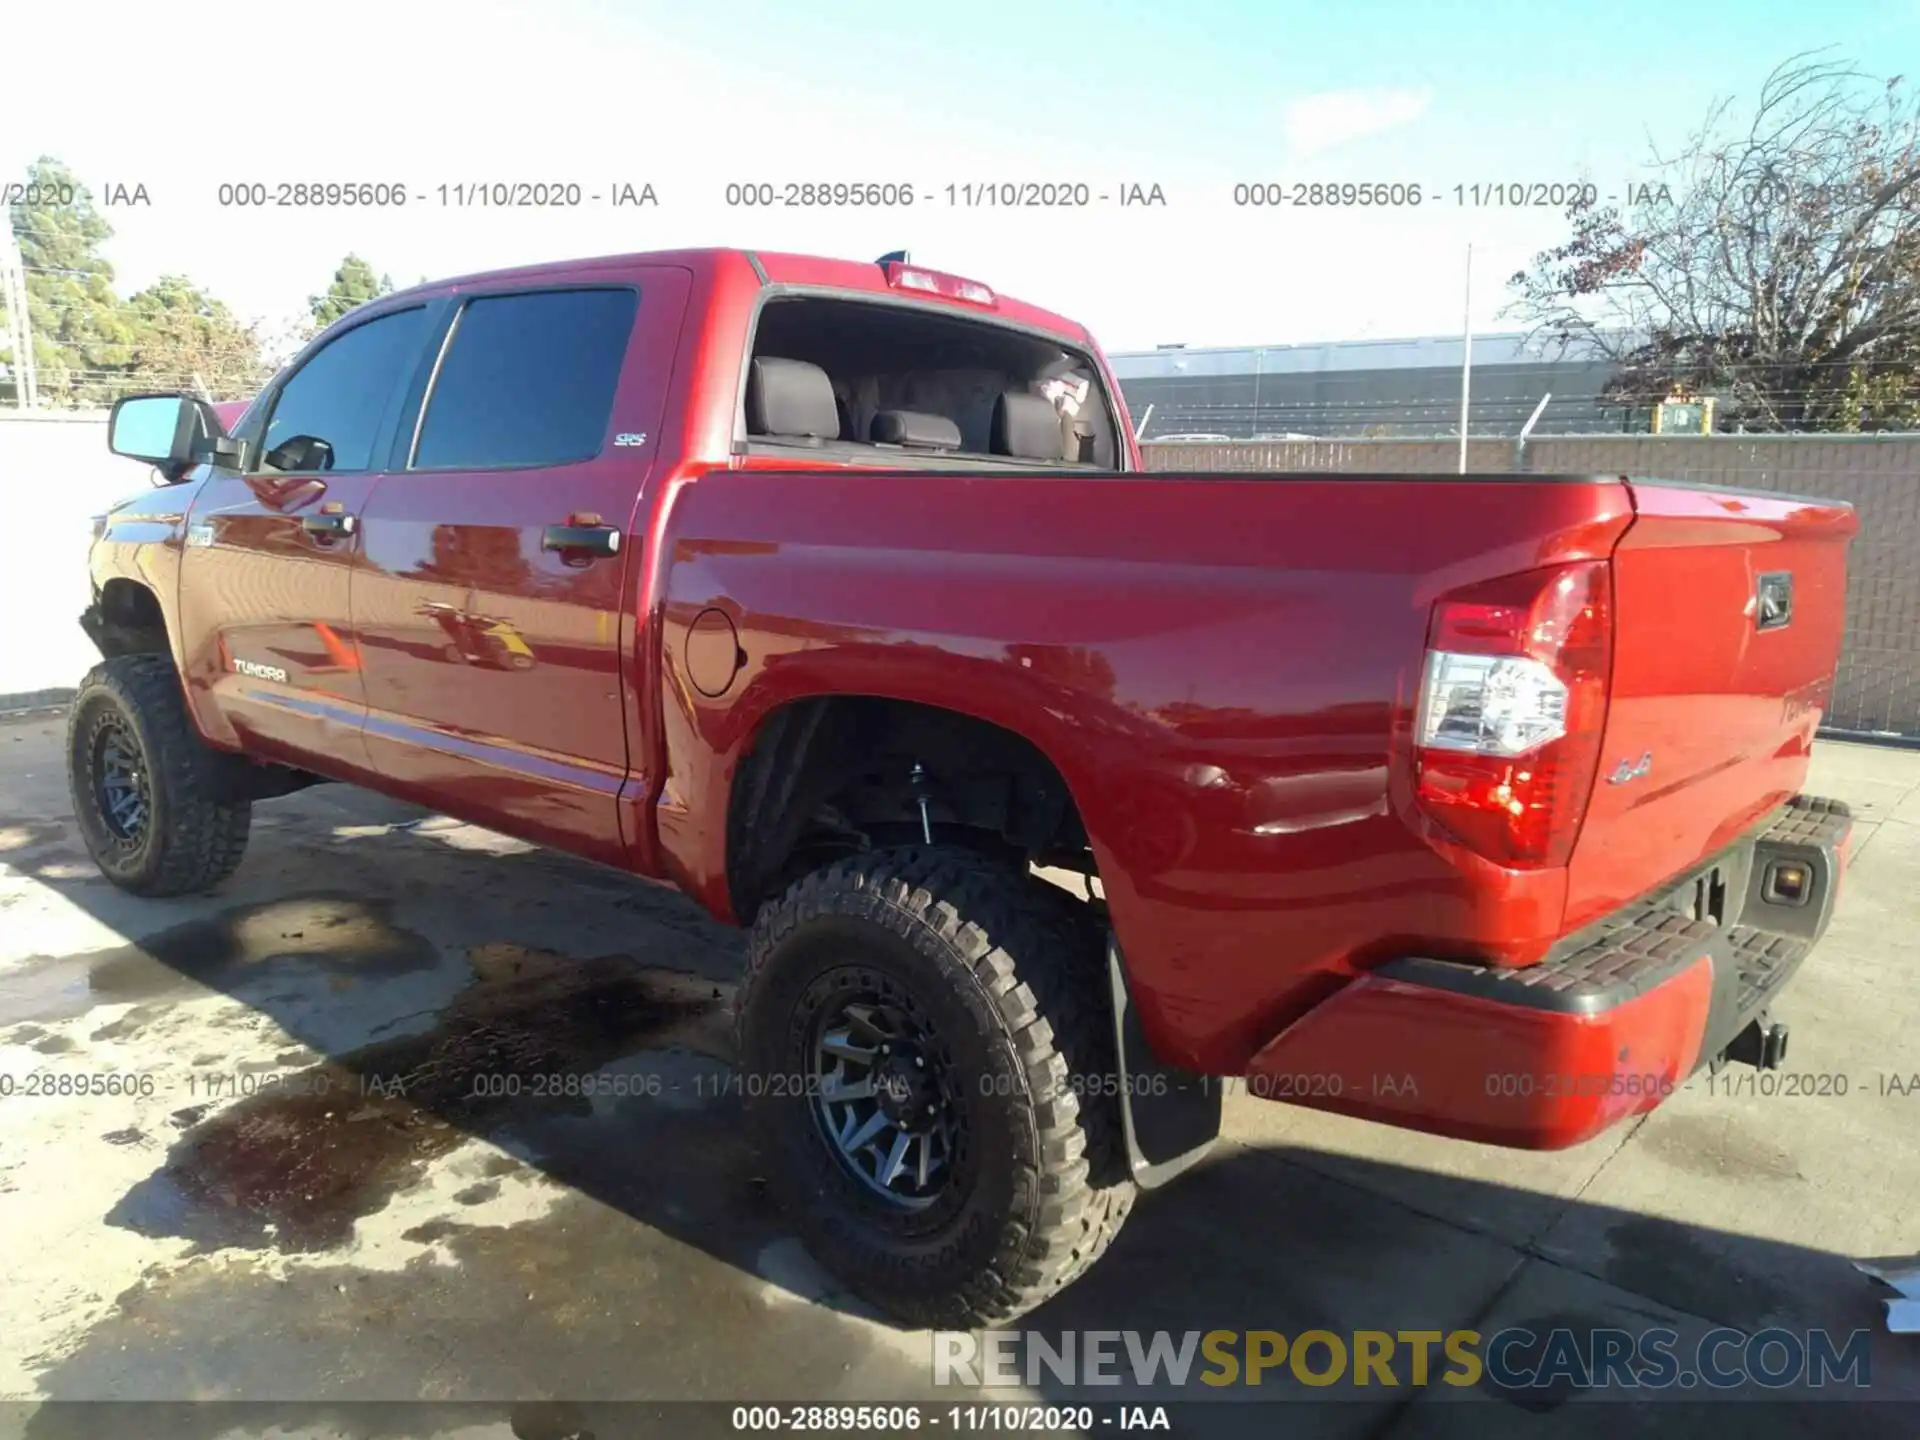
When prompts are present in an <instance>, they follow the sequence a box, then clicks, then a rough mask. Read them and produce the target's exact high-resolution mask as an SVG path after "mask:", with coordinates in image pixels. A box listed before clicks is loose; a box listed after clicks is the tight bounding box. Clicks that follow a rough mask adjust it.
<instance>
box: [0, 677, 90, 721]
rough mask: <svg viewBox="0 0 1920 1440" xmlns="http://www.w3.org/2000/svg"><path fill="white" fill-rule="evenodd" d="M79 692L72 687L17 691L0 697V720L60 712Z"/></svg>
mask: <svg viewBox="0 0 1920 1440" xmlns="http://www.w3.org/2000/svg"><path fill="white" fill-rule="evenodd" d="M76 693H77V692H76V691H75V690H74V688H73V687H72V686H71V685H64V686H59V687H56V688H55V689H52V690H17V691H14V692H13V693H11V694H4V695H0V719H9V720H10V719H14V718H16V717H18V716H21V715H36V714H38V713H40V712H41V711H43V710H58V709H60V708H62V707H63V706H65V705H69V704H71V703H72V701H73V697H74V695H75V694H76Z"/></svg>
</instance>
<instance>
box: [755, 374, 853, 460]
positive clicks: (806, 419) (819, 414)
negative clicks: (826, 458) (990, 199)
mask: <svg viewBox="0 0 1920 1440" xmlns="http://www.w3.org/2000/svg"><path fill="white" fill-rule="evenodd" d="M747 430H748V433H750V434H754V435H777V436H783V437H788V438H795V439H798V438H805V439H810V440H835V439H838V438H839V435H840V411H839V409H838V407H837V406H836V405H835V404H834V399H833V382H832V381H831V380H829V379H828V378H827V372H826V371H824V370H822V369H821V368H820V367H819V366H818V365H809V364H808V363H807V362H806V361H804V360H780V359H776V358H775V357H773V356H771V355H759V356H755V357H754V361H753V364H752V366H750V367H749V369H748V371H747Z"/></svg>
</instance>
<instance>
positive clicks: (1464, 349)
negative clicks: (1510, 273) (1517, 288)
mask: <svg viewBox="0 0 1920 1440" xmlns="http://www.w3.org/2000/svg"><path fill="white" fill-rule="evenodd" d="M1460 329H1461V333H1462V340H1463V343H1462V345H1461V350H1460V473H1461V474H1462V475H1464V474H1466V473H1467V400H1468V397H1469V396H1470V395H1472V393H1473V246H1472V245H1471V244H1469V245H1468V246H1467V297H1466V307H1465V315H1464V318H1463V319H1462V321H1461V325H1460Z"/></svg>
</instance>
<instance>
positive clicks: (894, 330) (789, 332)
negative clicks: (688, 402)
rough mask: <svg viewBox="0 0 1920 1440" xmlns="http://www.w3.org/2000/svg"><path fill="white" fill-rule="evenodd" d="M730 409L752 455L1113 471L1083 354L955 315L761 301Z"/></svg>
mask: <svg viewBox="0 0 1920 1440" xmlns="http://www.w3.org/2000/svg"><path fill="white" fill-rule="evenodd" d="M741 411H742V414H741V421H742V423H743V424H744V426H745V429H746V438H747V441H748V444H749V445H750V446H751V447H753V448H755V449H761V448H768V449H775V450H781V451H784V450H786V449H788V448H791V447H804V448H807V449H814V450H827V451H831V452H834V453H835V454H836V455H837V456H841V457H844V458H847V459H853V460H865V461H868V462H869V463H878V464H887V465H914V464H920V463H927V462H935V463H937V462H938V461H939V460H940V459H942V458H943V457H956V458H964V459H966V460H969V461H974V460H999V461H1003V462H1010V463H1017V464H1020V465H1023V466H1034V465H1071V466H1086V467H1090V468H1098V469H1113V468H1115V467H1117V466H1118V464H1119V463H1120V460H1121V456H1122V445H1121V442H1120V438H1119V433H1118V430H1117V428H1116V426H1115V422H1114V415H1113V411H1112V409H1111V407H1110V406H1109V404H1108V401H1107V397H1106V394H1105V390H1104V387H1103V386H1102V385H1101V383H1100V379H1099V374H1098V371H1097V370H1096V368H1095V367H1094V364H1093V362H1092V361H1091V359H1090V358H1089V357H1087V356H1086V355H1084V354H1080V353H1078V352H1075V351H1073V350H1069V349H1067V348H1065V347H1063V346H1061V345H1060V344H1059V342H1057V341H1055V340H1052V339H1050V338H1048V337H1045V336H1041V335H1036V334H1032V333H1028V332H1026V331H1021V330H1015V329H1012V328H1010V327H1007V326H1001V325H993V324H986V323H982V322H979V321H974V320H969V319H968V318H966V317H965V316H963V315H948V314H945V313H941V312H937V311H933V310H931V309H923V308H920V307H908V306H899V305H886V304H879V303H874V302H871V301H862V300H858V299H851V298H840V297H837V296H782V297H778V298H775V299H772V300H769V301H768V302H767V303H766V305H765V306H764V307H763V308H762V310H761V312H760V318H759V322H758V325H757V327H756V329H755V332H754V339H753V354H752V357H751V359H750V361H749V364H748V370H747V376H746V386H745V391H744V394H743V395H742V404H741Z"/></svg>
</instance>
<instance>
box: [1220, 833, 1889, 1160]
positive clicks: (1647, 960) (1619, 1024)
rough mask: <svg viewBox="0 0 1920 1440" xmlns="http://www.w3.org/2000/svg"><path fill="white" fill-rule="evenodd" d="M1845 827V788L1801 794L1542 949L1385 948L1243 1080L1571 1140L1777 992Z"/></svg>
mask: <svg viewBox="0 0 1920 1440" xmlns="http://www.w3.org/2000/svg"><path fill="white" fill-rule="evenodd" d="M1852 828H1853V820H1852V816H1851V814H1850V812H1849V811H1848V809H1847V807H1846V806H1845V805H1844V804H1842V803H1840V802H1839V801H1837V800H1823V799H1817V798H1815V797H1812V796H1807V795H1802V796H1800V797H1798V798H1797V799H1795V800H1794V801H1793V802H1792V804H1790V805H1788V806H1787V807H1785V808H1784V809H1783V810H1781V811H1779V812H1777V813H1776V814H1775V815H1774V816H1773V817H1772V818H1771V819H1770V820H1769V821H1768V822H1767V823H1765V824H1764V825H1762V826H1760V827H1759V828H1757V829H1756V830H1754V831H1752V832H1750V833H1749V834H1748V835H1746V836H1745V837H1743V838H1742V839H1741V840H1740V841H1739V842H1738V843H1737V844H1736V845H1734V846H1732V847H1731V848H1729V849H1728V850H1727V851H1725V852H1723V853H1722V854H1721V855H1719V856H1716V857H1715V858H1714V860H1713V861H1712V862H1710V863H1709V864H1708V865H1706V866H1703V867H1701V869H1699V870H1697V871H1695V872H1693V873H1692V874H1690V875H1689V876H1687V877H1686V878H1685V879H1684V880H1682V881H1681V882H1680V883H1679V884H1677V885H1674V886H1672V887H1669V888H1668V889H1666V890H1665V891H1663V892H1662V893H1661V894H1659V895H1657V896H1655V897H1653V898H1650V899H1648V900H1646V901H1643V902H1641V903H1638V904H1636V905H1633V906H1630V907H1628V908H1627V909H1624V910H1621V911H1619V912H1617V913H1616V914H1614V915H1611V916H1609V917H1608V918H1607V919H1606V920H1604V921H1602V922H1600V923H1599V924H1597V925H1595V926H1593V927H1591V928H1589V929H1588V930H1586V931H1583V932H1582V933H1581V934H1579V935H1576V936H1573V937H1571V938H1569V939H1568V940H1566V941H1564V942H1562V943H1561V944H1560V945H1559V946H1556V947H1555V949H1554V950H1553V952H1552V953H1550V954H1549V955H1548V957H1547V958H1546V959H1544V960H1542V961H1541V962H1540V963H1539V964H1537V965H1531V966H1526V967H1524V968H1520V969H1496V968H1490V967H1480V966H1474V965H1463V964H1457V963H1453V962H1449V961H1441V960H1428V959H1420V958H1409V959H1403V960H1396V961H1392V962H1390V963H1388V964H1385V965H1382V966H1380V967H1379V968H1377V969H1375V970H1372V971H1370V972H1369V973H1368V974H1366V975H1365V976H1363V977H1362V978H1360V979H1359V980H1356V981H1354V982H1353V983H1352V984H1350V985H1348V986H1347V987H1346V988H1345V989H1343V990H1341V991H1340V992H1339V993H1338V994H1337V995H1335V996H1333V997H1332V998H1331V999H1329V1000H1327V1001H1326V1002H1325V1003H1323V1004H1321V1005H1319V1006H1317V1007H1316V1008H1315V1009H1314V1010H1312V1011H1311V1012H1309V1013H1308V1014H1307V1015H1305V1016H1304V1017H1302V1018H1301V1019H1300V1020H1299V1021H1297V1022H1296V1023H1294V1024H1293V1025H1292V1026H1290V1027H1288V1029H1286V1030H1285V1031H1283V1032H1282V1033H1281V1034H1280V1035H1279V1036H1277V1037H1275V1038H1274V1040H1272V1041H1271V1042H1270V1043H1269V1044H1268V1045H1267V1046H1266V1047H1265V1048H1264V1049H1262V1050H1261V1051H1260V1053H1259V1054H1257V1055H1256V1056H1255V1057H1254V1058H1253V1061H1252V1063H1251V1065H1250V1066H1249V1067H1248V1085H1249V1088H1250V1089H1251V1090H1252V1091H1253V1092H1254V1093H1255V1094H1259V1095H1263V1096H1266V1097H1268V1098H1271V1099H1276V1100H1286V1101H1292V1102H1294V1103H1298V1104H1304V1105H1310V1106H1314V1107H1316V1108H1320V1109H1326V1110H1334V1111H1338V1112H1340V1113H1342V1114H1349V1115H1357V1116H1361V1117H1363V1118H1366V1119H1370V1120H1380V1121H1384V1122H1386V1123H1388V1124H1394V1125H1402V1126H1407V1127H1410V1128H1413V1129H1418V1130H1426V1131H1431V1132H1433V1133H1436V1134H1443V1135H1452V1136H1457V1137H1459V1138H1461V1139H1467V1140H1478V1141H1482V1142H1484V1143H1487V1144H1493V1145H1507V1146H1515V1147H1520V1148H1524V1149H1530V1150H1557V1149H1562V1148H1564V1147H1566V1146H1568V1145H1575V1144H1578V1143H1580V1142H1581V1141H1583V1140H1586V1139H1589V1138H1591V1137H1592V1136H1594V1135H1597V1134H1598V1133H1599V1132H1600V1131H1602V1130H1605V1129H1606V1128H1607V1127H1609V1126H1610V1125H1613V1124H1615V1123H1616V1122H1618V1121H1620V1120H1623V1119H1625V1118H1626V1117H1628V1116H1630V1115H1635V1114H1639V1113H1641V1112H1643V1111H1646V1110H1651V1109H1652V1108H1653V1107H1654V1106H1656V1105H1658V1104H1659V1103H1660V1101H1661V1100H1662V1099H1664V1098H1665V1097H1666V1096H1667V1095H1669V1094H1671V1093H1672V1092H1673V1091H1674V1090H1675V1089H1677V1088H1679V1086H1680V1085H1682V1084H1684V1083H1685V1082H1686V1080H1687V1078H1688V1077H1689V1076H1690V1075H1692V1074H1693V1072H1694V1071H1695V1070H1697V1069H1698V1068H1700V1067H1701V1066H1702V1065H1705V1064H1707V1063H1709V1062H1711V1061H1712V1060H1713V1059H1715V1057H1717V1056H1719V1055H1720V1054H1721V1052H1723V1051H1724V1050H1725V1049H1726V1047H1727V1045H1728V1044H1729V1042H1731V1041H1732V1040H1733V1038H1734V1037H1735V1036H1736V1035H1738V1034H1739V1033H1740V1032H1741V1031H1742V1030H1743V1029H1745V1028H1746V1026H1747V1025H1748V1024H1749V1023H1750V1022H1751V1021H1753V1020H1754V1019H1755V1018H1756V1017H1758V1016H1759V1015H1761V1014H1762V1013H1763V1012H1764V1011H1765V1010H1766V1008H1767V1005H1768V1002H1769V1001H1770V1000H1771V999H1772V998H1773V997H1774V996H1775V995H1777V994H1778V993H1779V991H1780V989H1781V988H1782V987H1783V986H1784V985H1785V984H1786V983H1787V982H1788V980H1790V979H1791V978H1792V977H1793V974H1794V972H1795V971H1796V970H1798V969H1799V967H1800V964H1801V962H1802V961H1803V960H1805V959H1806V957H1807V954H1808V952H1810V951H1811V950H1812V948H1813V946H1814V944H1815V942H1817V941H1818V940H1819V938H1820V936H1821V935H1822V934H1823V933H1824V932H1825V930H1826V927H1827V922H1828V920H1829V919H1830V918H1831V916H1832V914H1833V906H1834V901H1835V899H1836V898H1837V896H1838V894H1839V889H1840V881H1841V876H1842V875H1843V873H1844V871H1845V867H1846V860H1847V846H1848V841H1849V839H1850V836H1851V832H1852ZM1782 863H1797V864H1799V865H1802V866H1804V867H1805V868H1806V870H1807V872H1808V875H1809V877H1810V878H1809V882H1808V884H1807V887H1806V892H1805V898H1804V900H1803V901H1802V902H1801V903H1800V904H1797V905H1786V904H1781V903H1778V902H1776V901H1771V900H1769V899H1767V898H1766V897H1765V895H1764V891H1765V888H1766V881H1767V876H1768V874H1769V873H1770V872H1771V871H1772V869H1773V867H1774V866H1776V865H1779V864H1782ZM1696 915H1698V916H1701V917H1704V918H1694V916H1696Z"/></svg>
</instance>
